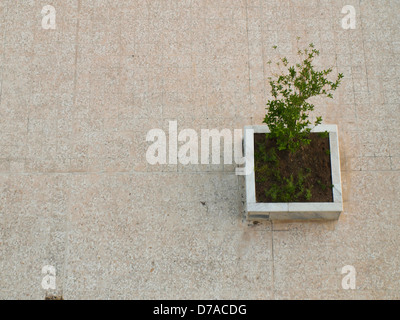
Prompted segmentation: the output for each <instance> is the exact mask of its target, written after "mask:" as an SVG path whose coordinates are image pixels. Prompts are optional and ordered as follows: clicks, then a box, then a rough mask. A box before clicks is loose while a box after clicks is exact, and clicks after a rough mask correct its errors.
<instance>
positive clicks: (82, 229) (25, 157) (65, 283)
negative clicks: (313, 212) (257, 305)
mask: <svg viewBox="0 0 400 320" xmlns="http://www.w3.org/2000/svg"><path fill="white" fill-rule="evenodd" d="M49 4H50V5H52V6H54V7H55V9H56V10H57V13H56V14H57V15H56V23H57V27H56V29H55V30H44V29H43V28H42V26H41V20H42V15H41V10H42V7H43V6H45V5H49ZM344 5H353V6H354V7H355V9H356V12H357V25H356V29H355V30H344V29H342V26H341V19H342V18H343V17H344V14H342V13H341V10H342V8H343V6H344ZM399 16H400V2H399V1H397V0H390V1H389V0H379V1H377V0H362V1H361V0H346V1H342V0H337V1H336V0H335V1H333V0H247V1H246V0H210V1H209V0H184V1H183V0H151V1H146V0H125V1H122V0H119V1H118V0H51V1H50V0H49V1H47V0H46V1H39V0H38V1H34V0H23V1H22V0H1V1H0V79H1V80H0V84H1V96H0V99H1V100H0V298H2V299H14V298H15V299H24V298H27V299H43V298H44V297H45V295H46V293H56V294H62V295H63V296H64V298H65V299H108V298H111V299H119V298H135V299H136V298H137V299H144V298H161V299H166V298H168V299H172V298H197V299H202V298H221V299H222V298H225V299H229V298H239V299H249V298H260V299H287V298H299V299H308V298H316V299H321V298H328V299H347V298H350V299H360V298H375V299H377V298H380V299H383V298H388V299H398V298H400V291H399V288H400V269H399V268H400V267H399V262H400V253H399V250H398V248H399V246H400V237H399V234H400V200H399V198H400V192H399V190H400V188H399V187H400V130H399V127H398V123H399V122H400V112H399V111H400V94H399V92H400V90H399V89H400V87H399V86H400V81H399V80H400V29H399V25H400V24H399ZM297 36H300V37H301V38H302V40H301V45H302V44H303V43H304V44H306V43H309V42H311V41H312V42H314V43H315V45H316V46H317V47H318V48H320V49H321V56H320V58H319V61H318V64H319V65H322V66H327V65H333V66H334V70H335V72H343V73H344V74H345V79H344V81H343V84H342V86H341V88H340V89H339V90H338V91H337V92H336V97H335V99H334V100H330V101H317V103H318V107H317V108H316V111H315V112H316V114H321V115H322V116H323V117H324V122H325V123H328V124H329V123H332V124H338V126H339V135H340V144H341V150H340V151H341V165H342V179H343V191H344V207H345V211H344V213H343V214H342V216H341V218H340V220H339V221H338V222H328V223H315V222H308V223H279V224H276V223H274V224H272V223H265V224H264V223H263V224H259V225H249V224H248V223H247V222H246V221H244V212H243V205H242V203H243V197H244V188H243V178H242V177H237V176H236V175H235V174H234V170H233V169H234V168H233V167H232V166H228V165H226V166H225V165H210V166H182V165H163V166H150V165H149V164H147V162H146V159H145V152H146V149H147V147H148V143H147V142H146V140H145V137H146V134H147V132H148V130H150V129H152V128H167V126H168V121H169V120H178V125H179V128H180V129H183V128H193V129H196V130H200V129H202V128H229V129H235V128H236V129H240V128H243V127H244V126H245V125H253V124H261V121H262V119H263V114H264V113H265V109H264V107H265V103H266V100H267V98H268V96H269V86H268V83H267V77H268V76H269V75H270V71H269V68H268V67H267V61H268V60H270V59H273V58H274V57H275V53H274V51H273V50H272V48H271V47H272V46H273V45H275V44H276V45H278V46H279V50H280V54H281V55H287V56H288V57H289V58H290V57H292V56H293V55H294V54H295V53H296V47H295V45H296V37H297ZM45 265H51V266H54V267H55V268H56V271H57V278H56V281H57V282H56V284H57V288H56V290H53V291H49V292H46V290H44V289H43V288H42V286H41V282H42V279H43V277H44V275H43V274H42V273H41V271H42V267H43V266H45ZM346 265H352V266H354V267H355V268H356V270H357V278H356V289H355V290H344V289H343V288H342V279H343V275H342V274H341V270H342V268H343V267H344V266H346Z"/></svg>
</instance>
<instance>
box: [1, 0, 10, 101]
mask: <svg viewBox="0 0 400 320" xmlns="http://www.w3.org/2000/svg"><path fill="white" fill-rule="evenodd" d="M8 5H9V3H8V2H6V5H5V10H4V12H3V18H2V20H3V24H4V30H3V46H2V47H3V53H2V62H1V70H0V72H1V73H0V76H1V79H0V104H1V101H2V97H3V79H4V69H5V68H4V66H5V57H6V42H7V33H6V30H7V28H6V17H7V15H8Z"/></svg>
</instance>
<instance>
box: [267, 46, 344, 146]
mask: <svg viewBox="0 0 400 320" xmlns="http://www.w3.org/2000/svg"><path fill="white" fill-rule="evenodd" d="M276 48H277V47H276V46H274V49H276ZM319 54H320V52H319V51H318V50H316V49H315V48H314V45H313V44H312V43H311V44H310V45H309V46H308V48H306V49H305V50H299V51H298V56H299V58H300V60H301V61H300V62H299V63H297V64H296V65H294V66H289V62H288V60H287V58H286V57H285V58H281V59H280V60H281V62H278V63H277V65H278V66H279V67H280V63H282V64H283V66H284V67H285V68H287V72H284V73H283V72H282V73H281V74H280V75H276V77H277V78H276V79H275V80H273V79H272V78H271V77H270V78H269V80H270V81H269V83H270V85H271V93H272V96H273V100H269V101H268V103H267V106H268V107H267V110H268V112H267V114H266V116H265V119H264V121H263V122H264V123H265V124H267V125H268V126H269V129H270V131H271V133H270V136H271V137H272V138H276V139H277V143H278V149H279V150H289V151H290V152H292V153H294V152H296V151H297V150H298V149H299V148H300V147H301V146H303V145H307V144H309V143H310V139H309V135H310V132H311V129H310V125H311V124H312V123H311V121H310V120H309V114H308V113H309V112H310V111H313V110H314V105H313V104H311V103H309V102H308V99H310V98H311V97H315V96H319V95H323V96H326V97H328V98H333V95H332V92H333V91H335V90H336V89H337V88H338V86H339V84H340V82H341V79H342V78H343V74H341V73H340V74H339V75H338V77H337V79H336V81H330V80H328V78H327V77H328V75H329V74H330V73H331V72H332V68H329V69H325V70H322V71H317V70H315V69H314V65H313V60H314V58H315V57H316V56H319ZM268 63H269V64H270V63H271V61H269V62H268ZM321 123H322V118H321V117H317V118H316V121H315V122H314V126H317V125H319V124H321Z"/></svg>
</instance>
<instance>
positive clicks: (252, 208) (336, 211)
mask: <svg viewBox="0 0 400 320" xmlns="http://www.w3.org/2000/svg"><path fill="white" fill-rule="evenodd" d="M269 132H270V131H269V129H268V126H266V125H262V126H246V127H245V131H244V150H245V156H246V160H247V161H246V172H247V173H248V174H247V175H246V176H245V183H246V211H247V218H248V220H253V221H254V220H337V219H339V217H340V214H341V213H342V212H343V199H342V184H341V176H340V154H339V139H338V128H337V126H336V125H319V126H317V127H315V128H313V129H312V131H311V132H312V133H322V132H328V133H329V147H330V157H331V175H332V193H333V197H332V198H333V201H332V202H289V203H262V202H257V200H256V173H255V159H254V154H255V150H254V148H255V147H254V135H255V134H259V133H269Z"/></svg>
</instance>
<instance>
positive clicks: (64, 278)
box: [61, 0, 81, 299]
mask: <svg viewBox="0 0 400 320" xmlns="http://www.w3.org/2000/svg"><path fill="white" fill-rule="evenodd" d="M77 2H78V8H77V15H78V17H77V23H76V34H75V61H74V64H75V72H74V92H73V94H74V106H76V96H77V93H76V90H77V73H78V71H77V69H78V65H77V62H78V48H79V18H80V12H81V0H77ZM69 199H70V197H68V201H67V203H68V206H67V207H68V208H71V203H70V201H69ZM70 218H71V212H70V210H68V212H67V213H66V215H65V236H66V239H65V251H64V265H63V270H62V272H63V274H62V292H61V295H63V296H64V291H65V289H66V287H67V266H68V254H69V252H70V246H69V233H70V225H71V223H70ZM64 299H65V297H64Z"/></svg>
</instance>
